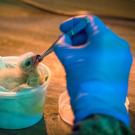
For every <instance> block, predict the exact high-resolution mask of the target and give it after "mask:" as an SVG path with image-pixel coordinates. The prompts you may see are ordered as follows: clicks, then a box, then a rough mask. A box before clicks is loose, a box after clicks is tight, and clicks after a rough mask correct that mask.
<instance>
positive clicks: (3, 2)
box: [0, 0, 135, 135]
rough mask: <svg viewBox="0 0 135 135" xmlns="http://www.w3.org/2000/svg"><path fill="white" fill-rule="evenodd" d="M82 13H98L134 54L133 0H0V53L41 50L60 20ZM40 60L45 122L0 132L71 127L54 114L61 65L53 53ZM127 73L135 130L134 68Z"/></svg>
mask: <svg viewBox="0 0 135 135" xmlns="http://www.w3.org/2000/svg"><path fill="white" fill-rule="evenodd" d="M86 13H91V14H95V15H98V16H99V17H101V18H102V19H103V21H104V22H105V23H106V24H107V25H108V26H109V27H110V28H111V29H112V30H113V31H114V32H116V33H117V34H119V35H120V36H121V37H123V38H125V39H126V40H127V41H128V42H129V43H130V45H131V46H130V47H131V50H132V53H133V55H134V56H135V0H112V1H109V0H100V1H96V0H0V55H1V56H9V55H12V56H13V55H20V54H23V53H26V52H29V51H32V52H34V53H41V52H42V51H43V50H45V49H47V48H48V47H49V46H50V45H51V44H52V43H53V41H54V40H55V39H56V38H57V37H58V36H59V34H60V31H59V24H60V23H61V22H62V21H64V20H65V19H68V18H69V17H72V16H75V15H81V14H86ZM43 63H44V64H46V65H47V66H49V68H50V70H51V71H52V79H51V82H50V85H49V88H48V92H47V99H46V106H45V121H46V124H42V123H43V120H42V122H41V123H38V124H37V126H36V125H35V126H34V127H31V128H29V129H27V130H21V132H20V131H16V130H15V131H10V130H9V131H7V130H0V135H7V134H8V135H13V134H16V135H24V133H25V134H26V135H27V134H28V135H34V133H35V134H36V133H38V134H39V135H43V134H48V135H61V134H62V135H66V134H68V133H70V132H71V127H70V126H68V125H67V124H65V123H64V122H63V121H62V120H61V119H60V117H59V114H58V97H59V95H60V94H61V93H62V92H63V91H65V90H66V83H65V73H64V70H63V67H62V65H61V64H60V63H59V61H58V59H57V58H56V56H55V55H54V53H52V54H50V55H49V56H47V57H46V58H45V59H44V61H43ZM134 69H135V67H134ZM131 74H132V75H131V78H130V81H129V100H130V115H131V121H132V124H131V125H132V128H133V134H135V124H134V123H135V70H133V71H132V73H131ZM44 127H46V128H44ZM45 130H46V131H45Z"/></svg>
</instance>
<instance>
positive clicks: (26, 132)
mask: <svg viewBox="0 0 135 135" xmlns="http://www.w3.org/2000/svg"><path fill="white" fill-rule="evenodd" d="M0 135H47V130H46V123H45V120H44V118H42V120H41V121H40V122H38V123H37V124H35V125H34V126H32V127H29V128H24V129H17V130H7V129H0Z"/></svg>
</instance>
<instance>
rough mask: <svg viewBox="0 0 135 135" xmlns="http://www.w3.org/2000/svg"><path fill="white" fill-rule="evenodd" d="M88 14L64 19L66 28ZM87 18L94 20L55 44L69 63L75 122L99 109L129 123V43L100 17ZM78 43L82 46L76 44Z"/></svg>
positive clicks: (68, 82) (69, 79)
mask: <svg viewBox="0 0 135 135" xmlns="http://www.w3.org/2000/svg"><path fill="white" fill-rule="evenodd" d="M85 17H86V16H82V17H77V18H73V19H71V20H68V21H66V22H64V23H63V24H62V25H61V27H60V28H61V30H62V32H63V33H67V32H68V31H69V30H72V28H73V27H75V25H76V24H77V23H81V20H82V19H84V18H85ZM87 18H89V22H90V23H89V25H88V26H87V27H86V28H85V29H83V30H82V31H81V32H80V33H78V34H76V35H75V36H73V37H69V36H68V35H66V34H65V35H64V36H63V37H62V38H61V40H60V41H59V42H58V43H57V45H56V46H55V53H56V55H57V56H58V58H59V59H60V61H61V62H62V64H63V65H64V67H65V71H66V79H67V88H68V92H69V95H70V98H71V105H72V109H73V111H74V114H75V123H77V122H79V121H81V120H83V119H85V118H86V117H88V116H90V115H92V114H95V113H96V114H97V113H98V114H106V115H111V116H113V117H115V118H117V119H119V120H121V121H123V122H124V123H125V124H126V125H129V115H128V112H127V110H126V108H125V105H124V104H125V100H126V96H127V90H128V78H129V71H130V67H131V63H132V55H131V53H130V49H129V45H128V43H127V42H126V41H125V40H123V39H122V38H120V37H118V36H117V35H116V34H115V33H113V32H112V31H111V30H110V29H109V28H107V27H106V26H105V25H104V23H103V22H102V21H101V20H100V19H99V18H98V17H95V16H87ZM78 44H81V46H78V47H75V46H73V45H78Z"/></svg>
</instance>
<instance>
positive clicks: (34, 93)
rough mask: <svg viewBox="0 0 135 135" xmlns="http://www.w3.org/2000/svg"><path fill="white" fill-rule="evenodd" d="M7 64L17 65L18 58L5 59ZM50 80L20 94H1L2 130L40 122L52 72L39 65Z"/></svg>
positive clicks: (0, 113)
mask: <svg viewBox="0 0 135 135" xmlns="http://www.w3.org/2000/svg"><path fill="white" fill-rule="evenodd" d="M3 59H4V61H5V62H6V63H7V64H13V65H15V64H16V63H17V61H18V57H4V58H3ZM40 70H42V72H43V73H44V74H46V75H47V76H48V79H47V80H46V81H45V82H44V83H43V84H42V85H40V86H39V87H36V88H33V89H30V88H29V89H28V88H26V89H24V90H21V91H19V92H2V91H1V92H0V128H3V129H21V128H27V127H30V126H32V125H34V124H36V123H37V122H39V121H40V120H41V118H42V116H43V112H44V104H45V95H46V90H47V87H48V83H49V80H50V76H51V74H50V70H49V69H48V67H47V66H45V65H44V64H42V63H41V64H39V71H40Z"/></svg>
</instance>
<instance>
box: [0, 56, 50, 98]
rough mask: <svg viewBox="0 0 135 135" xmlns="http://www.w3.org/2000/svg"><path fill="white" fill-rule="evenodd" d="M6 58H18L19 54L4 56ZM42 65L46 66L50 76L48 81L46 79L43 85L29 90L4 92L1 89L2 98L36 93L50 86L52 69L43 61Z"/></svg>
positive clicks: (0, 95) (0, 96)
mask: <svg viewBox="0 0 135 135" xmlns="http://www.w3.org/2000/svg"><path fill="white" fill-rule="evenodd" d="M3 58H4V59H16V60H17V59H18V57H17V56H12V57H11V56H9V57H3ZM40 65H41V66H42V67H44V68H45V69H46V72H47V74H48V78H47V81H45V82H44V83H43V84H42V85H40V86H38V87H35V88H33V89H30V88H28V89H30V90H27V91H23V92H10V91H9V92H7V91H5V92H3V91H0V98H17V97H20V96H28V95H30V94H32V93H35V92H37V91H39V92H41V91H43V90H45V89H46V88H47V86H48V83H49V81H50V77H51V72H50V69H49V68H48V67H47V66H46V65H45V64H43V63H40Z"/></svg>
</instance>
